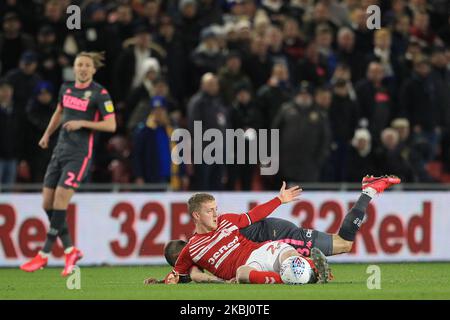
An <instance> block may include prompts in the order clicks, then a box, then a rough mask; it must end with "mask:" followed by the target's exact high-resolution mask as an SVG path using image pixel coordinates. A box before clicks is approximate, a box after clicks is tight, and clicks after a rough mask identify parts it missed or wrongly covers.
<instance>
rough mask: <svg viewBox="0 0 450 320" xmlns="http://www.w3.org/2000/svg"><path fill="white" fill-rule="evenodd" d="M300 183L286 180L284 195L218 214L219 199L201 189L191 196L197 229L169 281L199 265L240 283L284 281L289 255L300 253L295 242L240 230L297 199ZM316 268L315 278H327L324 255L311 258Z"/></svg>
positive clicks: (282, 190)
mask: <svg viewBox="0 0 450 320" xmlns="http://www.w3.org/2000/svg"><path fill="white" fill-rule="evenodd" d="M301 191H302V190H301V189H300V188H299V187H298V186H294V187H292V188H289V189H286V183H284V182H283V186H282V187H281V190H280V194H279V195H278V196H277V197H275V198H273V199H272V200H270V201H268V202H266V203H264V204H261V205H258V206H256V207H255V208H254V209H252V210H251V211H249V212H248V213H243V214H222V215H220V216H219V215H218V213H217V204H216V201H215V199H214V197H213V196H212V195H210V194H206V193H199V194H195V195H194V196H192V197H191V198H190V199H189V201H188V210H189V213H190V215H191V217H192V219H193V221H194V223H195V234H194V235H193V236H192V237H191V239H190V240H189V242H188V244H187V245H186V246H185V247H184V249H183V250H182V251H181V253H180V256H179V257H178V259H177V262H176V264H175V267H174V269H173V271H172V272H171V273H169V274H168V275H167V277H166V283H169V284H175V283H178V280H179V276H180V275H188V274H189V272H190V270H191V268H193V267H194V266H197V267H199V268H201V269H204V270H207V271H209V272H211V273H212V274H214V275H215V276H217V277H219V278H221V279H224V280H230V279H233V278H236V281H237V282H238V283H282V280H281V276H280V274H279V272H280V267H281V265H282V263H283V261H285V260H286V259H288V258H289V257H292V256H300V254H299V253H298V252H297V251H296V250H295V249H294V248H293V247H291V246H290V245H288V244H286V243H282V242H278V241H268V242H264V243H256V242H253V241H250V240H248V239H247V238H245V237H244V236H243V235H242V234H241V233H240V232H239V229H242V228H245V227H247V226H249V225H250V224H252V223H253V222H256V221H259V220H261V219H264V218H265V217H267V216H268V215H270V214H271V213H272V212H273V211H274V210H275V209H276V208H277V207H278V206H280V205H281V204H284V203H288V202H291V201H295V200H297V199H298V197H299V195H300V193H301ZM306 259H307V262H308V263H309V265H310V267H311V269H312V270H314V273H313V274H311V277H310V281H311V282H312V281H317V280H319V281H322V282H326V281H327V280H328V273H329V270H328V265H327V263H326V259H325V256H323V254H318V255H316V256H314V255H312V257H311V259H309V258H306Z"/></svg>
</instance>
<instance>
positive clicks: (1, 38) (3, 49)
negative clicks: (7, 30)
mask: <svg viewBox="0 0 450 320" xmlns="http://www.w3.org/2000/svg"><path fill="white" fill-rule="evenodd" d="M34 48H35V44H34V40H33V38H32V37H31V36H30V35H28V34H24V33H20V34H19V36H18V37H17V38H13V39H8V38H6V37H5V35H4V34H3V33H0V76H3V75H5V74H7V73H8V71H10V70H13V69H14V68H16V67H17V66H18V65H19V60H20V56H21V55H22V53H24V52H25V51H29V50H33V49H34Z"/></svg>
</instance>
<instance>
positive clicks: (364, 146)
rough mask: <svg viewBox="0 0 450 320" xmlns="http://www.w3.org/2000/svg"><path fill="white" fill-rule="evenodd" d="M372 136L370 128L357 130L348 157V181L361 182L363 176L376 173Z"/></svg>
mask: <svg viewBox="0 0 450 320" xmlns="http://www.w3.org/2000/svg"><path fill="white" fill-rule="evenodd" d="M371 140H372V137H371V135H370V132H369V130H367V129H365V128H360V129H357V130H355V134H354V136H353V139H352V142H351V147H350V151H349V154H348V158H347V169H346V173H347V177H346V179H345V181H347V182H358V183H360V182H361V177H363V176H365V175H367V174H369V173H375V162H374V156H373V153H372V143H371Z"/></svg>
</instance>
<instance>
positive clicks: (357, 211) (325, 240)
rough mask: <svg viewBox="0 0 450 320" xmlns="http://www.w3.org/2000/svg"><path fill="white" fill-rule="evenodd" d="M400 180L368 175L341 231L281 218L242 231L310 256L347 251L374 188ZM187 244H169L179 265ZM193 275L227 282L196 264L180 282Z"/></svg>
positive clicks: (168, 251)
mask: <svg viewBox="0 0 450 320" xmlns="http://www.w3.org/2000/svg"><path fill="white" fill-rule="evenodd" d="M399 182H400V179H398V178H397V177H394V176H391V177H387V176H385V177H380V178H376V177H372V176H371V177H369V176H366V177H365V178H363V192H362V194H361V196H360V197H359V199H358V201H357V202H356V204H355V205H354V207H353V208H352V209H351V210H350V212H349V213H348V214H347V215H346V217H345V220H344V223H343V224H342V226H341V228H340V230H339V233H338V234H327V233H324V232H320V231H317V230H310V229H304V228H299V227H297V226H296V225H294V224H293V223H291V222H289V221H286V220H283V219H279V218H266V219H263V220H261V221H259V222H255V223H253V224H251V225H250V226H248V227H246V228H244V229H241V230H240V232H241V234H242V235H243V236H244V237H246V238H247V239H249V240H251V241H254V242H264V241H282V242H285V243H289V244H290V245H291V246H293V247H294V248H295V249H296V250H297V251H298V252H299V253H300V254H302V255H303V256H309V255H310V251H311V248H313V247H317V248H319V249H320V250H321V251H322V252H323V253H324V254H325V255H326V256H330V255H335V254H340V253H346V252H349V251H350V250H351V248H352V245H353V241H354V238H355V235H356V232H357V231H358V229H359V227H360V225H361V223H360V222H361V221H362V219H363V218H364V214H365V211H366V208H367V206H368V204H369V201H370V200H371V198H372V196H373V191H372V190H370V189H374V190H375V191H376V192H377V193H381V192H382V191H383V190H384V189H386V188H388V187H389V186H391V185H392V184H397V183H399ZM355 221H356V222H355ZM353 222H355V223H353ZM186 244H187V243H186V242H185V241H183V240H172V241H169V242H168V243H167V244H166V246H165V248H164V255H165V257H166V260H167V262H168V263H169V264H170V265H171V266H174V265H175V261H176V260H177V258H178V255H179V254H180V252H181V250H182V249H183V248H184V246H185V245H186ZM191 279H192V280H193V281H194V282H223V280H222V279H219V278H217V277H215V276H213V275H210V274H207V273H203V272H202V271H201V270H200V269H198V268H196V267H194V268H192V270H191V274H190V277H189V276H187V277H181V278H180V282H189V281H190V280H191ZM162 282H164V280H156V279H154V278H148V279H146V280H145V281H144V283H146V284H154V283H162Z"/></svg>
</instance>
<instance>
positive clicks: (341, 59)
mask: <svg viewBox="0 0 450 320" xmlns="http://www.w3.org/2000/svg"><path fill="white" fill-rule="evenodd" d="M336 58H337V62H338V64H346V65H347V66H349V67H350V71H351V79H352V80H353V81H354V82H358V81H359V80H360V79H361V78H363V77H364V72H365V68H364V67H365V66H364V55H363V54H361V52H359V51H357V50H355V33H354V32H353V30H352V29H350V28H348V27H342V28H340V29H339V32H338V34H337V51H336Z"/></svg>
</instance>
